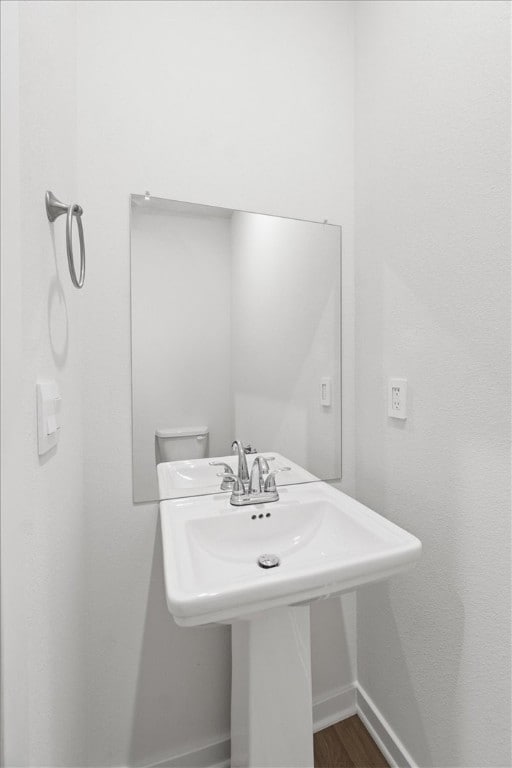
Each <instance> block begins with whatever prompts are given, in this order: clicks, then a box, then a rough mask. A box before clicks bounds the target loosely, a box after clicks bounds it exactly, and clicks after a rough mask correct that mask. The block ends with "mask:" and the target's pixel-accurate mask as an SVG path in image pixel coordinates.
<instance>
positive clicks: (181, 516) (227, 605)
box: [160, 481, 421, 626]
mask: <svg viewBox="0 0 512 768" xmlns="http://www.w3.org/2000/svg"><path fill="white" fill-rule="evenodd" d="M279 493H280V499H279V501H277V502H273V503H271V504H258V505H251V506H246V507H237V508H235V507H233V506H231V505H230V503H229V495H227V494H223V495H210V496H200V497H195V498H187V499H180V500H173V501H163V502H161V504H160V511H161V523H162V534H163V548H164V568H165V585H166V594H167V604H168V607H169V610H170V612H171V613H172V614H173V616H174V618H175V621H176V622H177V623H178V624H180V625H183V626H193V625H197V624H207V623H209V622H219V621H234V620H236V619H237V618H240V617H244V616H247V615H249V614H254V613H256V612H259V611H262V610H266V609H268V608H274V607H277V606H286V605H297V604H298V603H302V602H304V601H310V600H312V599H315V598H319V597H324V596H327V595H333V594H336V593H340V592H343V591H346V590H349V589H353V588H354V587H357V586H359V585H361V584H365V583H367V582H370V581H376V580H380V579H384V578H387V577H388V576H391V575H393V574H396V573H398V572H399V571H402V570H404V569H405V568H407V567H408V566H410V565H411V564H412V563H414V561H415V560H417V559H418V557H419V556H420V552H421V544H420V542H419V541H418V539H416V538H415V537H414V536H412V535H411V534H409V533H407V532H406V531H404V530H402V529H401V528H399V527H398V526H396V525H394V524H393V523H391V522H390V521H389V520H386V519H385V518H383V517H381V516H380V515H378V514H377V513H376V512H373V511H372V510H370V509H368V508H367V507H365V506H363V505H362V504H360V503H358V502H357V501H355V500H354V499H352V498H350V497H349V496H346V495H345V494H343V493H341V492H340V491H337V490H336V489H335V488H332V487H331V486H329V485H327V484H326V483H323V482H321V481H318V482H314V483H309V484H305V485H294V486H286V487H281V488H280V489H279ZM261 515H263V517H261ZM267 515H268V516H267ZM254 516H256V518H255V519H253V518H254ZM262 554H275V555H277V556H278V557H279V558H280V561H281V562H280V565H279V566H278V567H275V568H271V569H268V570H264V569H262V568H261V567H259V566H258V564H257V559H258V557H259V556H260V555H262Z"/></svg>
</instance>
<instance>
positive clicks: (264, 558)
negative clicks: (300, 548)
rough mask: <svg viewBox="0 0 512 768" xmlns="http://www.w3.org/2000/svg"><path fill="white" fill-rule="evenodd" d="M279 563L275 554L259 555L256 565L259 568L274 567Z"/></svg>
mask: <svg viewBox="0 0 512 768" xmlns="http://www.w3.org/2000/svg"><path fill="white" fill-rule="evenodd" d="M280 563H281V560H280V559H279V558H278V556H277V555H260V556H259V557H258V565H259V567H260V568H276V567H277V566H278V565H279V564H280Z"/></svg>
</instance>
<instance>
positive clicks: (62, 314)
mask: <svg viewBox="0 0 512 768" xmlns="http://www.w3.org/2000/svg"><path fill="white" fill-rule="evenodd" d="M48 226H49V228H50V238H51V243H52V252H53V258H54V261H55V276H54V277H52V279H51V281H50V287H49V290H48V310H47V312H48V336H49V339H50V349H51V351H52V356H53V360H54V362H55V365H56V366H57V368H59V369H62V368H64V365H65V363H66V360H67V357H68V348H69V319H68V308H67V305H66V297H65V295H64V289H63V288H62V282H61V279H60V276H59V267H58V262H57V247H56V245H55V226H54V224H52V223H50V222H48Z"/></svg>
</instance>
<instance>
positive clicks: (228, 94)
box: [77, 2, 353, 766]
mask: <svg viewBox="0 0 512 768" xmlns="http://www.w3.org/2000/svg"><path fill="white" fill-rule="evenodd" d="M77 29H78V94H79V103H78V158H79V165H78V189H79V196H80V203H81V204H82V205H83V206H84V209H85V211H86V219H85V220H84V223H85V226H86V237H87V248H88V275H87V291H86V294H85V301H86V302H87V304H86V312H87V325H86V328H85V329H84V335H83V339H82V340H81V342H82V346H83V349H84V354H85V361H86V364H85V366H84V392H85V393H86V399H85V408H86V413H85V414H84V428H85V431H86V435H85V448H84V456H85V509H86V513H85V520H86V528H87V531H86V536H87V538H86V549H87V558H88V559H87V586H88V601H89V602H88V606H89V607H88V617H87V630H86V636H85V642H86V646H87V652H88V667H87V677H88V708H87V722H88V740H89V745H90V749H89V754H88V760H89V762H90V763H92V764H95V765H101V766H109V765H119V764H125V765H126V764H128V763H130V762H131V763H146V764H147V763H149V762H151V760H157V759H158V758H159V757H165V756H168V755H169V754H178V753H180V752H184V751H187V750H188V749H191V748H193V747H194V746H197V745H198V744H199V743H201V742H203V743H204V742H207V741H208V740H214V739H216V738H219V737H220V736H223V735H225V733H226V732H227V729H228V726H229V696H228V691H229V677H230V658H229V635H228V631H227V629H223V628H216V627H213V628H209V629H197V630H188V629H179V628H178V627H177V626H176V625H175V624H174V623H173V621H172V619H171V617H170V616H169V614H168V612H167V609H166V606H165V599H164V594H163V589H162V563H161V551H160V550H161V542H160V538H159V534H158V529H157V508H156V505H148V506H145V507H141V506H138V507H136V508H134V507H133V506H132V503H131V440H130V416H129V414H130V300H129V267H128V245H129V226H128V206H127V195H128V194H129V193H130V192H139V193H143V192H144V191H145V190H146V189H149V190H150V191H151V192H152V194H154V195H160V196H163V197H169V198H174V199H182V200H191V201H196V202H202V203H208V204H212V205H221V206H223V207H226V208H238V209H242V210H256V211H262V212H268V213H273V214H278V215H284V216H291V217H297V218H307V219H315V220H323V219H326V218H327V219H328V220H329V221H332V222H335V223H340V224H342V225H343V227H344V244H343V246H344V247H343V254H344V262H343V275H342V280H343V300H342V301H343V313H344V316H343V321H344V322H343V344H342V347H343V356H344V366H343V377H344V378H343V407H344V414H346V417H345V416H344V422H343V424H344V427H343V428H344V433H343V456H344V459H343V461H344V464H343V473H344V479H343V483H344V487H345V488H347V489H348V490H349V491H350V490H351V489H352V481H353V463H352V459H353V420H352V419H353V385H352V373H353V370H352V366H351V363H350V361H351V356H352V354H353V339H352V334H353V300H352V267H351V265H352V254H353V248H352V206H353V190H352V187H353V175H352V141H353V133H352V101H353V81H352V77H353V69H352V55H353V48H352V43H353V41H352V8H351V5H350V4H348V3H330V2H283V3H267V2H251V3H246V2H220V3H203V2H193V3H188V2H184V3H183V2H172V3H171V2H169V3H153V2H105V3H98V2H80V3H79V5H78V27H77ZM347 605H348V607H347V613H351V611H352V605H351V603H350V601H349V603H348V604H347ZM350 644H353V624H351V621H350V617H349V618H348V619H347V623H345V624H344V623H343V620H342V614H341V609H340V602H339V601H326V602H323V603H320V604H318V605H317V606H316V607H315V608H314V615H313V653H314V658H313V677H314V686H315V695H319V694H324V693H326V692H327V691H328V690H331V689H336V688H338V687H339V686H342V685H343V684H344V683H345V682H348V681H350V680H351V679H352V675H353V673H352V669H351V667H350V659H349V655H348V652H347V647H348V646H349V645H350ZM191 712H193V717H191V716H190V713H191Z"/></svg>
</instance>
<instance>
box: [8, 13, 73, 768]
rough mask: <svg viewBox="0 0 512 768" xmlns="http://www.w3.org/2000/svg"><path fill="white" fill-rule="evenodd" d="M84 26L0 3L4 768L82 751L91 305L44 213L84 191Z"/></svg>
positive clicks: (65, 758)
mask: <svg viewBox="0 0 512 768" xmlns="http://www.w3.org/2000/svg"><path fill="white" fill-rule="evenodd" d="M75 22H76V6H75V4H74V3H72V2H69V3H68V2H60V3H53V2H24V3H20V4H19V5H18V4H17V3H2V38H3V39H2V54H3V55H5V60H4V59H3V61H2V139H3V141H5V145H4V146H3V152H2V182H3V184H2V230H3V234H2V375H3V378H2V557H1V559H2V686H3V702H2V704H3V707H2V719H3V722H2V725H3V736H4V744H3V747H4V755H3V757H4V764H5V765H6V766H9V768H11V767H13V766H21V765H23V766H25V765H37V766H44V765H79V764H80V763H81V761H82V760H83V755H84V747H85V731H84V727H83V713H84V709H85V678H84V661H85V655H84V629H85V616H84V605H85V600H84V582H83V580H84V549H83V541H84V538H83V535H84V519H83V514H82V512H83V506H82V494H83V483H82V469H83V454H82V422H81V397H82V386H81V378H82V377H81V373H82V358H81V350H82V344H83V334H82V330H81V312H82V307H83V304H84V302H85V301H86V297H85V295H84V294H81V293H80V292H79V291H77V290H76V289H75V288H73V286H72V284H71V281H70V278H69V273H68V268H67V263H66V253H65V236H64V222H63V220H62V219H60V220H58V221H57V222H56V223H55V224H54V225H50V224H49V222H48V220H47V218H46V213H45V208H44V193H45V190H46V189H52V190H53V191H54V192H55V194H56V195H57V196H58V197H59V198H61V199H63V200H64V201H72V200H74V199H76V194H77V187H76V67H75V45H76V35H75V31H76V26H75ZM4 35H5V39H4ZM56 52H58V55H56ZM4 64H5V69H4ZM4 75H5V78H6V82H5V83H4V80H3V77H4ZM4 85H5V89H4ZM4 130H5V135H4ZM4 238H5V239H4ZM4 246H5V247H4ZM38 377H48V378H55V379H56V380H57V381H58V383H59V386H60V389H61V394H62V398H63V401H62V412H61V415H62V430H61V436H60V442H59V445H58V447H57V448H56V449H55V450H54V451H52V452H51V453H50V454H47V455H46V456H44V457H43V458H41V459H40V458H39V457H38V454H37V431H36V412H35V386H36V380H37V378H38Z"/></svg>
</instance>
